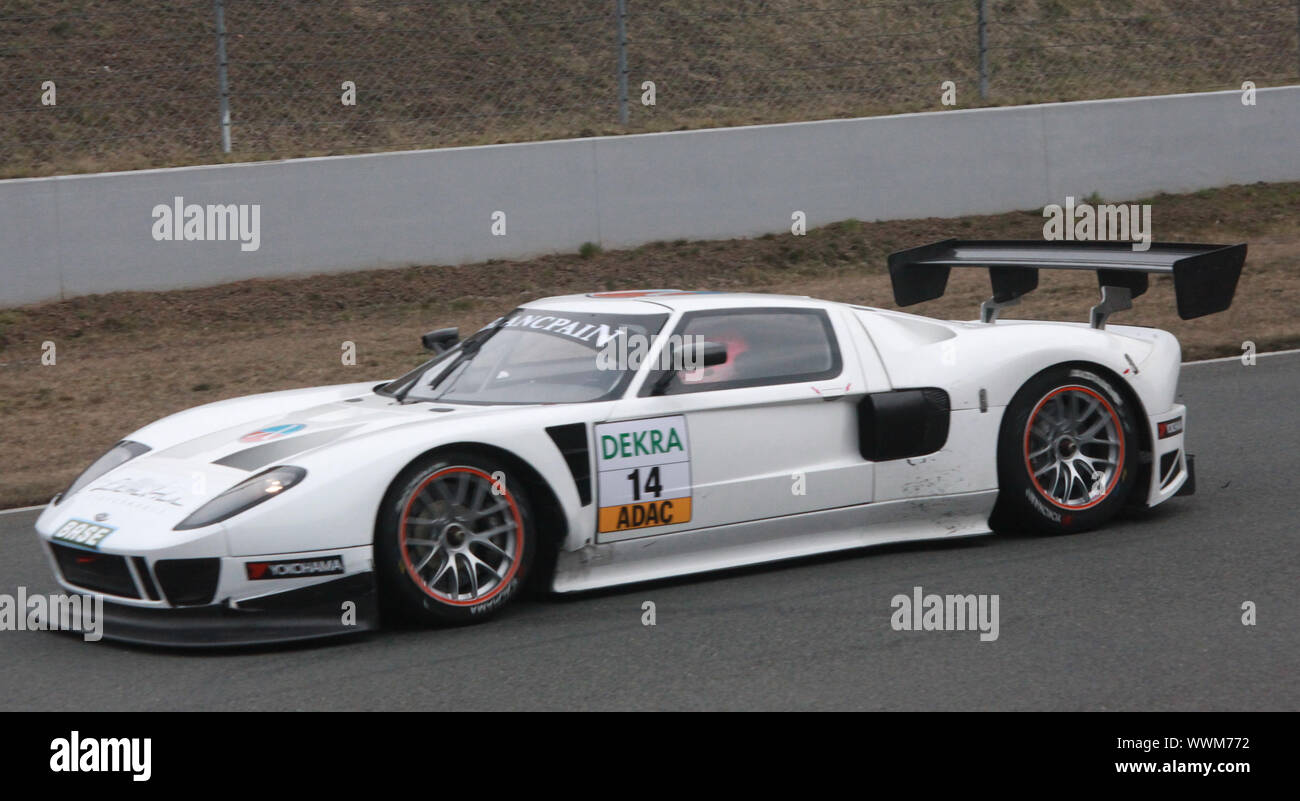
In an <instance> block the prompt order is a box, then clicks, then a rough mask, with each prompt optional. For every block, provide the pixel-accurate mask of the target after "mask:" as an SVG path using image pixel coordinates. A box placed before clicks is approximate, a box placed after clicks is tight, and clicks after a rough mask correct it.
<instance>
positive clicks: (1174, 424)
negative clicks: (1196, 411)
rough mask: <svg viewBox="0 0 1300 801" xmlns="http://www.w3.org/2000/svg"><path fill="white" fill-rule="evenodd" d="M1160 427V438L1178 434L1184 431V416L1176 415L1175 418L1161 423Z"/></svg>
mask: <svg viewBox="0 0 1300 801" xmlns="http://www.w3.org/2000/svg"><path fill="white" fill-rule="evenodd" d="M1158 428H1159V430H1160V439H1166V438H1168V437H1175V436H1178V435H1179V434H1181V433H1183V418H1181V417H1175V418H1174V419H1173V420H1167V421H1165V422H1163V423H1160V425H1159V426H1158Z"/></svg>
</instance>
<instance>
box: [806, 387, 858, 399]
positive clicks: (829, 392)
mask: <svg viewBox="0 0 1300 801" xmlns="http://www.w3.org/2000/svg"><path fill="white" fill-rule="evenodd" d="M852 386H853V385H852V384H845V385H843V386H839V385H836V386H832V387H819V386H814V387H813V388H812V391H813V392H816V393H817V394H818V395H819V396H821V399H822V400H835V399H837V398H842V397H844V396H845V395H847V394H849V389H850V388H851V387H852Z"/></svg>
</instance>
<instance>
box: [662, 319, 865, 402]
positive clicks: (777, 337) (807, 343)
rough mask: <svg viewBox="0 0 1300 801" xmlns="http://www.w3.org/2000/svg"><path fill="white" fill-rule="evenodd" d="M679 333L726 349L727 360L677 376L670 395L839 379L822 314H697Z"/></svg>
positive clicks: (831, 335) (832, 343) (831, 334)
mask: <svg viewBox="0 0 1300 801" xmlns="http://www.w3.org/2000/svg"><path fill="white" fill-rule="evenodd" d="M676 333H677V334H679V335H681V336H682V338H683V340H685V341H691V338H694V337H699V338H701V339H702V340H704V341H705V342H716V343H718V344H720V345H723V346H724V347H726V349H727V360H726V361H725V362H723V363H722V364H719V365H715V366H713V367H704V368H701V369H698V370H692V371H689V372H688V371H680V372H678V373H676V374H675V375H674V376H673V378H672V379H671V381H670V382H669V383H668V385H667V387H666V388H665V389H664V394H667V395H678V394H682V393H686V392H708V391H712V390H719V389H735V388H739V387H758V386H766V385H770V384H792V383H798V382H801V381H819V380H822V379H827V378H834V377H835V376H837V375H839V374H840V367H841V362H840V352H839V348H838V347H837V346H836V343H835V334H834V331H833V329H832V328H831V322H830V319H829V318H828V317H827V316H826V313H825V312H824V311H821V310H820V309H728V310H725V311H712V312H693V313H691V314H688V315H686V316H685V317H684V318H683V320H682V322H681V324H680V325H679V326H678V327H677V332H676Z"/></svg>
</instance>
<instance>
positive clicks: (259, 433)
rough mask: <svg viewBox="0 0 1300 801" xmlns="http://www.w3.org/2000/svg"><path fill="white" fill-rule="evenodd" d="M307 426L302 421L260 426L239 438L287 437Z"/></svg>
mask: <svg viewBox="0 0 1300 801" xmlns="http://www.w3.org/2000/svg"><path fill="white" fill-rule="evenodd" d="M306 427H307V426H306V425H304V424H302V423H286V424H284V425H278V426H267V427H266V428H259V429H257V430H256V431H250V432H249V433H247V434H245V435H244V436H242V437H240V438H239V441H240V442H266V441H267V440H268V439H277V438H279V437H286V436H288V435H290V434H296V433H298V432H299V431H302V430H303V429H304V428H306Z"/></svg>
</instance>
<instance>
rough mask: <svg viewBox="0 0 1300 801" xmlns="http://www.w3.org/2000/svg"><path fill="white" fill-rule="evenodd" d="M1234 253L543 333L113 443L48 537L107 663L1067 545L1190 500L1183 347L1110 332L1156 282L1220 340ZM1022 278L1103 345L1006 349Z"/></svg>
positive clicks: (1034, 341) (489, 337)
mask: <svg viewBox="0 0 1300 801" xmlns="http://www.w3.org/2000/svg"><path fill="white" fill-rule="evenodd" d="M1245 252H1246V249H1245V246H1244V245H1234V246H1218V245H1167V244H1166V245H1161V244H1157V245H1153V246H1152V247H1151V248H1150V249H1149V250H1147V251H1143V252H1138V251H1134V250H1132V248H1131V247H1130V246H1129V245H1127V244H1104V243H1102V244H1090V243H1074V242H1063V243H1042V242H1037V243H1033V242H961V241H955V240H949V241H945V242H940V243H936V244H934V245H928V246H925V247H921V248H915V249H912V250H907V251H903V252H901V253H896V254H894V255H893V256H891V257H890V260H889V269H890V275H891V277H892V280H893V285H894V294H895V300H896V301H897V302H898V304H899V305H904V306H906V305H910V304H912V303H917V302H920V301H924V300H928V299H931V298H936V297H938V296H940V295H942V294H943V292H944V288H945V286H946V282H947V278H948V272H949V269H950V268H951V267H953V266H981V267H987V268H989V270H990V276H991V280H992V285H993V297H992V298H991V299H990V300H989V301H987V302H985V304H984V306H983V308H982V314H981V320H980V321H978V322H951V321H940V320H932V319H928V318H925V317H918V316H915V315H911V314H904V313H901V312H894V311H886V310H881V309H875V308H868V307H864V306H854V305H849V304H844V303H833V302H829V301H821V300H814V299H810V298H805V297H787V296H778V295H760V294H731V293H711V292H683V291H676V290H648V291H630V292H597V293H593V294H588V295H573V296H568V297H555V298H547V299H544V300H539V301H536V302H533V303H528V304H526V305H524V306H522V307H520V308H517V309H515V310H513V311H511V312H510V313H509V314H507V315H505V316H504V317H501V318H500V319H498V320H496V321H495V322H493V323H492V324H490V325H488V326H487V327H485V328H483V329H482V330H480V331H478V332H477V333H475V334H474V335H472V336H470V337H468V338H467V339H465V340H464V341H459V340H458V338H457V335H456V333H455V331H454V330H453V329H444V330H440V331H435V332H433V333H431V334H428V335H426V336H425V337H424V341H425V345H426V347H429V348H430V349H432V350H434V351H435V352H436V355H435V356H434V357H433V358H432V360H430V361H428V362H427V363H425V364H423V365H421V366H420V367H418V368H417V369H415V370H412V371H411V372H410V373H408V374H407V375H405V376H403V377H401V378H398V379H396V380H392V381H386V382H383V383H377V382H375V381H367V382H360V383H355V384H345V385H340V386H329V387H321V388H317V389H299V390H289V391H284V392H272V393H268V394H264V395H254V396H251V397H245V398H237V399H233V400H227V401H222V402H219V403H212V404H208V405H206V406H201V407H198V408H195V409H191V410H189V411H185V412H181V413H179V414H176V415H173V416H171V417H167V418H165V419H163V420H160V421H158V422H156V423H153V424H151V425H148V426H145V427H144V428H142V429H140V430H139V431H136V432H134V433H132V434H130V435H129V436H128V437H127V438H126V439H124V440H123V441H122V442H120V443H118V444H117V445H116V446H115V447H114V448H113V449H112V450H110V451H109V452H108V453H107V454H106V455H104V456H103V457H102V458H100V459H99V460H98V461H96V462H95V463H94V464H93V465H91V466H90V467H89V468H88V469H87V470H86V471H85V472H84V473H83V474H82V475H81V476H80V477H79V478H78V479H77V480H76V481H75V482H74V483H73V484H72V486H71V487H69V488H68V490H67V491H65V492H63V493H62V494H61V495H59V496H57V497H55V498H54V499H53V500H52V501H51V502H50V504H49V506H48V507H47V508H46V509H45V511H44V512H43V514H42V515H41V516H40V518H39V520H38V521H37V524H36V529H37V532H38V534H39V536H40V539H41V541H42V543H43V545H44V548H45V550H46V552H47V553H48V555H49V559H50V563H51V565H52V567H53V569H54V572H55V575H56V576H57V577H58V580H59V582H60V583H61V584H62V585H63V586H64V587H65V588H66V589H68V590H70V591H73V592H80V593H93V594H100V595H103V596H104V599H105V602H106V603H105V608H106V613H105V618H106V625H105V636H107V637H110V638H117V639H122V640H129V641H136V642H144V643H153V644H171V645H235V644H248V643H257V642H265V641H272V640H291V639H300V638H308V637H320V636H328V635H336V634H345V633H349V632H355V631H362V630H366V629H369V628H373V627H374V626H375V625H376V624H377V622H378V620H379V612H380V609H381V608H383V609H385V610H391V611H392V612H394V613H398V614H403V615H405V616H407V617H411V618H414V619H416V620H419V621H427V622H430V623H461V622H468V621H473V620H478V619H483V618H487V617H488V616H490V615H491V614H493V613H496V612H498V611H499V610H500V609H501V608H502V607H503V606H505V605H506V604H507V602H509V601H510V600H512V599H513V598H515V597H517V596H518V595H519V594H520V591H521V590H522V589H523V588H524V587H525V586H526V584H532V585H535V586H537V587H538V588H540V589H543V590H551V591H555V592H573V591H579V590H588V589H592V588H597V587H607V586H610V585H616V584H624V583H628V582H639V581H647V580H652V579H661V578H665V577H670V576H681V575H685V574H690V573H698V572H701V571H709V570H718V569H722V568H731V567H736V566H740V565H751V564H755V563H760V562H768V561H772V560H778V559H786V558H790V557H798V556H805V555H809V554H818V553H824V552H828V551H836V550H841V549H847V548H857V547H860V546H865V545H873V544H877V543H887V542H895V541H900V540H921V539H932V538H949V537H965V536H970V535H976V534H985V533H989V532H990V531H991V530H992V529H993V528H997V527H1003V526H1005V527H1019V528H1028V529H1032V530H1036V531H1041V532H1048V533H1065V532H1074V531H1082V530H1085V529H1088V528H1091V527H1094V526H1097V525H1099V524H1101V523H1103V522H1104V521H1106V520H1107V519H1109V518H1111V517H1112V516H1113V515H1115V514H1116V513H1117V512H1119V511H1120V510H1121V509H1122V508H1123V507H1125V506H1139V507H1140V506H1154V505H1155V504H1159V503H1163V502H1164V501H1166V500H1168V499H1169V498H1170V497H1172V496H1174V495H1176V494H1179V493H1180V492H1186V491H1188V490H1190V488H1191V487H1192V486H1193V484H1192V480H1191V476H1192V462H1191V459H1190V457H1188V456H1187V455H1186V454H1185V453H1184V450H1183V431H1184V424H1185V414H1186V413H1185V409H1184V407H1183V406H1181V405H1179V404H1178V403H1175V390H1176V386H1177V382H1178V372H1179V364H1180V351H1179V345H1178V342H1177V340H1176V339H1175V338H1174V337H1173V336H1172V335H1171V334H1169V333H1167V332H1164V331H1159V330H1154V329H1149V328H1137V327H1128V326H1117V325H1112V326H1107V325H1106V318H1107V317H1108V315H1109V314H1111V313H1112V312H1114V311H1118V310H1121V309H1125V308H1128V307H1129V300H1130V298H1131V297H1133V296H1136V295H1139V294H1141V293H1142V292H1143V291H1144V290H1145V289H1146V288H1147V274H1148V273H1153V272H1154V273H1164V274H1170V275H1172V277H1173V283H1174V287H1175V290H1176V293H1177V299H1178V306H1179V312H1180V314H1181V316H1183V317H1184V318H1189V317H1196V316H1200V315H1203V314H1209V313H1212V312H1216V311H1221V310H1223V309H1226V308H1227V307H1228V306H1229V304H1230V303H1231V301H1232V295H1233V292H1234V290H1235V287H1236V282H1237V277H1238V275H1239V274H1240V271H1241V268H1242V264H1243V262H1244V260H1245ZM1038 268H1077V269H1089V270H1094V271H1096V272H1097V275H1098V276H1099V279H1100V285H1101V294H1102V300H1101V302H1100V303H1099V304H1097V305H1096V306H1095V307H1093V310H1092V319H1091V321H1090V322H1088V323H1082V322H1081V323H1058V322H1037V321H1022V320H1017V321H1011V320H1004V321H998V320H997V315H998V310H999V309H1000V308H1001V307H1003V306H1006V305H1009V304H1011V303H1014V302H1015V301H1016V300H1017V299H1018V298H1019V297H1020V296H1021V295H1023V294H1024V293H1026V292H1028V291H1031V290H1032V289H1034V288H1035V287H1036V286H1037V281H1038Z"/></svg>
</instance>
